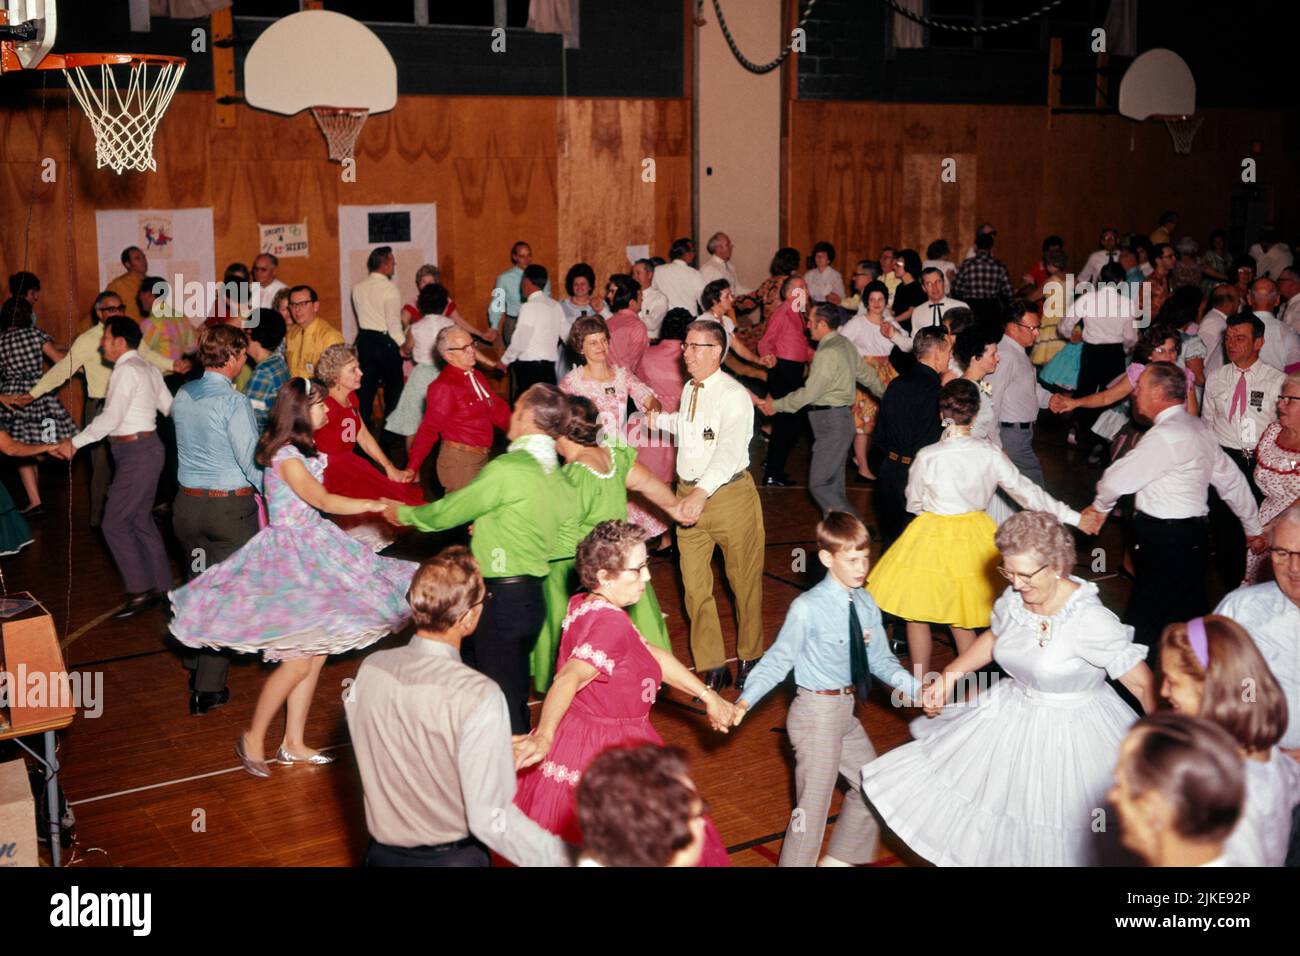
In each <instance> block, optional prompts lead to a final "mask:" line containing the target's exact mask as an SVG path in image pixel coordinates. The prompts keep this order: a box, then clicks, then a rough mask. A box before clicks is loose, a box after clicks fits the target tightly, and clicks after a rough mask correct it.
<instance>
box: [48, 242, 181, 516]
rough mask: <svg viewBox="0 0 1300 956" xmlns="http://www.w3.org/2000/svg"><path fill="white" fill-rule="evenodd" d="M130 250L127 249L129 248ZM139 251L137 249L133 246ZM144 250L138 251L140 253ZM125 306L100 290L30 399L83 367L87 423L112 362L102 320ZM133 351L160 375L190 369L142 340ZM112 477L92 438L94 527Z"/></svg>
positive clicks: (100, 445) (98, 406)
mask: <svg viewBox="0 0 1300 956" xmlns="http://www.w3.org/2000/svg"><path fill="white" fill-rule="evenodd" d="M129 251H130V250H128V252H129ZM136 251H137V252H139V250H138V249H137V250H136ZM143 255H144V253H141V256H143ZM125 314H126V308H125V306H124V305H123V303H122V297H121V296H119V295H118V294H117V293H116V292H101V293H100V294H99V295H98V297H96V299H95V305H94V307H93V308H92V309H91V316H92V318H93V319H94V321H93V323H92V324H91V326H90V328H88V329H87V330H86V331H84V332H82V333H81V334H80V335H78V336H77V338H76V340H75V341H73V343H72V348H70V349H68V354H67V355H65V356H64V357H63V359H62V360H61V361H59V362H56V363H55V364H54V365H53V366H52V367H51V368H50V370H49V371H48V372H46V373H45V374H44V375H42V376H41V378H40V379H39V380H38V381H37V383H36V384H35V385H33V386H32V390H31V392H30V394H31V397H32V399H37V398H40V397H41V396H42V395H45V394H47V393H49V392H52V391H54V390H55V389H56V388H58V387H59V386H60V385H62V384H63V383H64V382H66V381H67V380H68V379H70V378H71V377H72V376H73V375H75V374H76V373H77V372H78V371H80V370H82V369H84V370H85V374H86V410H85V412H84V414H83V415H82V419H83V422H84V424H83V426H82V427H83V428H84V427H87V426H89V425H90V423H91V422H93V421H94V420H95V419H96V418H97V417H98V416H99V414H100V412H102V411H103V410H104V399H105V398H106V396H107V395H108V379H109V376H110V375H111V374H112V371H113V369H112V366H111V365H109V364H108V363H107V362H105V361H104V357H103V356H102V355H101V354H100V351H99V346H100V342H101V341H102V340H103V338H104V326H103V323H105V322H107V321H108V320H109V319H111V318H113V317H114V316H118V315H125ZM136 354H137V355H139V356H140V358H142V359H144V360H145V361H146V362H148V363H149V364H150V365H153V366H154V367H155V368H157V369H158V370H159V371H160V372H162V373H163V374H164V375H167V374H170V373H172V372H175V373H176V374H178V375H184V374H185V373H186V372H188V371H189V370H190V363H189V361H188V360H187V359H184V358H179V359H177V360H176V361H174V362H173V361H169V360H168V359H166V358H164V357H163V356H161V355H159V354H158V353H157V352H155V351H154V350H153V349H151V348H149V347H148V346H147V345H145V344H144V343H143V342H141V343H140V346H139V347H138V348H137V349H136ZM112 477H113V466H112V464H111V462H110V460H109V454H108V445H107V444H106V443H104V442H96V443H95V444H94V445H93V446H91V450H90V526H91V527H92V528H98V527H99V525H100V522H101V521H102V520H103V518H104V503H105V501H106V500H107V499H108V483H109V481H110V480H111V479H112Z"/></svg>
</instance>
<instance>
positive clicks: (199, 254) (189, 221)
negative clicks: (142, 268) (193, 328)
mask: <svg viewBox="0 0 1300 956" xmlns="http://www.w3.org/2000/svg"><path fill="white" fill-rule="evenodd" d="M95 238H96V244H97V253H96V258H97V260H98V262H99V287H100V288H101V289H106V288H108V283H109V282H111V281H112V280H113V279H116V278H117V277H118V276H120V275H121V274H122V273H123V272H125V271H126V270H125V268H124V267H123V266H122V250H123V249H126V248H128V247H130V246H139V247H140V248H141V250H143V251H144V254H145V256H146V257H147V258H148V260H149V275H153V276H160V277H161V278H164V279H166V280H167V283H168V285H169V286H170V287H171V292H170V295H169V303H168V304H169V305H170V306H171V307H172V308H176V309H179V310H180V311H182V312H184V314H185V315H186V316H188V317H189V318H190V319H191V321H196V322H197V321H201V320H202V319H203V318H204V317H205V315H206V312H205V311H204V310H205V309H206V308H207V303H208V302H209V301H210V300H211V298H212V296H211V294H210V290H211V289H212V287H213V285H214V284H215V283H216V280H217V272H216V252H215V248H214V240H213V232H212V208H211V207H210V206H209V207H203V208H197V209H97V210H96V211H95Z"/></svg>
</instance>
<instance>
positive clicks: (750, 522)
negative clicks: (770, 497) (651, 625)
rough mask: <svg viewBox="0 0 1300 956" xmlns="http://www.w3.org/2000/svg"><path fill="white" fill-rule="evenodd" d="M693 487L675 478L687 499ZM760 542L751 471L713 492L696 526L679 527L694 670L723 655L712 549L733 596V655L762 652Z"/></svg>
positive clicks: (709, 666)
mask: <svg viewBox="0 0 1300 956" xmlns="http://www.w3.org/2000/svg"><path fill="white" fill-rule="evenodd" d="M693 488H694V484H693V483H689V482H678V486H677V496H678V497H679V498H685V497H686V496H687V495H689V494H690V493H691V491H692V489H693ZM764 546H765V539H764V533H763V508H762V505H761V504H760V502H759V500H758V489H757V488H755V487H754V479H753V478H752V477H750V475H749V472H745V473H744V474H743V475H741V476H740V478H738V479H736V480H735V481H733V482H731V483H729V484H726V485H723V486H722V487H721V488H719V489H718V490H717V491H715V492H714V493H713V496H712V497H711V498H709V500H708V501H707V502H706V503H705V505H704V513H703V514H701V515H700V520H699V522H698V523H697V524H695V525H693V526H692V527H689V528H679V529H678V530H677V550H678V551H679V552H680V554H681V571H682V584H683V586H684V588H685V590H686V616H687V618H689V619H690V622H691V655H692V657H694V658H695V669H696V670H697V671H700V672H703V671H707V670H712V669H713V668H715V667H722V666H723V665H724V664H725V663H726V659H727V653H726V648H725V647H724V646H723V643H722V625H721V623H720V622H719V621H718V605H717V602H716V601H715V600H714V597H713V566H712V562H713V550H714V548H719V547H720V548H722V560H723V566H724V567H725V569H726V573H727V583H728V584H730V585H731V591H732V593H733V594H734V595H735V600H736V617H737V629H736V635H737V636H736V653H737V655H738V656H739V657H740V659H741V660H744V661H752V660H756V659H757V658H759V657H761V656H762V654H763V555H764V550H763V549H764Z"/></svg>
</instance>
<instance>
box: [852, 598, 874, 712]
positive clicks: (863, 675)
mask: <svg viewBox="0 0 1300 956" xmlns="http://www.w3.org/2000/svg"><path fill="white" fill-rule="evenodd" d="M849 673H850V674H851V675H852V678H853V693H854V694H855V695H856V696H857V698H858V700H860V701H864V702H865V701H866V699H867V695H868V694H870V693H871V668H870V667H869V666H868V665H867V645H866V644H865V643H864V642H863V640H862V624H861V622H859V621H858V609H857V607H856V606H855V605H854V603H853V599H852V598H849Z"/></svg>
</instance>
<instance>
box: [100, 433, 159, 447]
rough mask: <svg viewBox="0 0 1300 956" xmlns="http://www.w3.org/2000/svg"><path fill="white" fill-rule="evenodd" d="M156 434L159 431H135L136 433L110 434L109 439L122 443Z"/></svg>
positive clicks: (115, 442)
mask: <svg viewBox="0 0 1300 956" xmlns="http://www.w3.org/2000/svg"><path fill="white" fill-rule="evenodd" d="M154 434H157V433H156V432H135V433H134V434H131V435H109V436H108V440H109V441H111V442H113V443H114V444H118V445H120V444H122V443H123V442H128V441H139V440H140V439H141V438H148V437H149V436H150V435H154Z"/></svg>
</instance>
